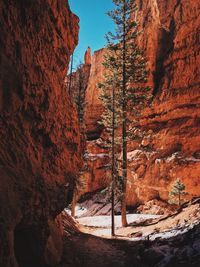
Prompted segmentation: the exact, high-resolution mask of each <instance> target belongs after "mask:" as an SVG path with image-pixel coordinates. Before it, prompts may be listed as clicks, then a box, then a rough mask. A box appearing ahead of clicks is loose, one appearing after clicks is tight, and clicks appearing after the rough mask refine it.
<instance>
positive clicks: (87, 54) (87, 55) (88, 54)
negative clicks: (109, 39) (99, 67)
mask: <svg viewBox="0 0 200 267" xmlns="http://www.w3.org/2000/svg"><path fill="white" fill-rule="evenodd" d="M84 61H85V65H91V49H90V47H89V46H88V48H87V50H86V52H85V56H84Z"/></svg>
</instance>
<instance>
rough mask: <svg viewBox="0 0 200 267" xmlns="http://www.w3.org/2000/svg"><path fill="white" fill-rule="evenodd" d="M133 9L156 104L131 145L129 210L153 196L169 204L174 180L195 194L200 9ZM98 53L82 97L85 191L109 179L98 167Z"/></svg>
mask: <svg viewBox="0 0 200 267" xmlns="http://www.w3.org/2000/svg"><path fill="white" fill-rule="evenodd" d="M137 3H138V7H139V11H138V14H139V15H140V19H139V20H140V27H142V29H143V34H142V35H141V36H140V38H139V40H138V42H139V45H140V46H141V47H142V48H143V49H144V52H145V54H146V57H147V59H148V67H149V70H150V75H149V81H148V83H149V85H150V86H151V88H152V93H153V96H154V99H153V102H152V105H151V107H149V108H146V109H145V110H144V112H143V115H142V118H141V119H140V121H139V123H140V125H141V127H142V128H143V129H144V130H145V131H146V133H147V134H146V136H145V137H144V139H143V140H140V143H135V142H132V143H131V144H129V153H128V161H129V163H128V164H129V167H128V194H127V204H128V205H132V206H133V205H136V204H139V203H143V202H145V201H147V200H150V199H153V198H161V199H163V200H168V192H169V191H170V188H171V185H172V183H173V182H174V181H175V180H176V179H177V178H180V179H181V180H182V181H183V182H184V184H185V185H186V191H187V192H188V193H189V194H188V196H187V198H191V197H192V196H196V195H200V187H199V183H200V127H199V126H200V109H199V106H200V92H199V85H200V67H199V62H200V45H199V44H200V40H199V36H200V35H199V29H200V19H199V14H200V4H199V1H198V0H194V1H189V0H179V1H175V0H169V1H162V0H144V1H139V0H138V1H137ZM103 54H104V50H99V51H97V52H95V54H94V56H93V58H92V66H91V69H92V70H93V72H91V74H90V79H89V84H88V87H87V91H86V99H87V103H86V105H87V106H86V115H85V124H86V131H87V132H88V133H89V135H88V142H87V150H88V151H87V154H86V156H87V160H88V170H87V172H86V174H85V175H86V176H87V177H90V178H88V179H90V180H91V181H92V186H91V187H90V189H89V188H88V189H87V190H88V191H89V190H90V191H93V190H96V189H97V188H102V187H103V186H102V185H104V186H105V181H107V183H108V181H109V179H108V178H107V176H109V173H108V171H105V168H103V165H105V164H106V162H107V161H108V159H106V156H107V154H106V153H107V152H106V151H105V149H104V146H103V143H104V139H105V134H104V132H103V133H102V129H99V126H98V124H97V121H98V120H99V119H100V116H101V113H102V111H103V109H102V104H101V102H100V100H99V98H98V96H99V89H98V86H97V83H98V82H100V81H101V79H102V77H103V71H104V70H103V67H102V65H101V62H102V59H103ZM93 133H94V134H93ZM90 140H91V141H90ZM88 154H89V157H88ZM102 170H104V172H106V173H103V172H102ZM101 181H104V182H102V183H101Z"/></svg>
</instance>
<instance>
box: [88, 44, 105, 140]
mask: <svg viewBox="0 0 200 267" xmlns="http://www.w3.org/2000/svg"><path fill="white" fill-rule="evenodd" d="M104 54H105V49H101V50H98V51H96V52H95V53H94V55H93V56H92V62H91V71H90V77H89V81H88V86H87V89H86V109H85V125H86V135H87V139H88V140H95V139H98V138H99V137H100V135H101V132H102V127H101V126H100V125H99V124H98V121H99V120H100V117H101V114H102V112H103V106H102V102H101V100H100V99H99V95H100V89H99V88H98V83H99V82H101V80H102V77H103V73H104V67H103V65H102V62H103V58H104Z"/></svg>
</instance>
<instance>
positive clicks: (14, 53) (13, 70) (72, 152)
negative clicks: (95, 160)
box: [0, 0, 81, 267]
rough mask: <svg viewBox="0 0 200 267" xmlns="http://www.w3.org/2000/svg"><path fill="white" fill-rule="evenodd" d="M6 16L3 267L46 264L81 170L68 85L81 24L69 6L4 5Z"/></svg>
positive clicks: (0, 6)
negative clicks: (67, 75) (62, 212)
mask: <svg viewBox="0 0 200 267" xmlns="http://www.w3.org/2000/svg"><path fill="white" fill-rule="evenodd" d="M0 17H1V23H0V35H1V46H0V50H1V67H0V68H1V78H0V88H1V89H0V229H1V231H0V247H1V249H0V266H4V267H10V266H12V267H18V266H20V267H25V266H29V267H31V266H34V267H35V266H37V267H39V266H45V254H46V255H48V263H55V262H56V261H58V260H59V258H60V255H61V252H62V251H61V247H62V246H61V245H60V241H59V240H60V237H59V235H60V232H61V231H60V230H59V227H56V229H57V230H55V228H54V227H55V225H54V218H55V217H56V216H57V215H58V214H59V213H60V212H61V211H62V210H63V208H64V207H65V206H66V204H67V203H68V202H69V198H70V195H71V193H70V192H71V191H72V187H73V180H74V177H75V176H76V175H77V173H78V171H79V167H80V164H81V162H80V136H79V127H78V121H77V114H76V112H75V109H74V107H73V105H72V103H71V101H70V98H69V96H68V94H67V93H66V88H65V87H64V77H65V75H66V73H67V66H68V63H69V57H70V54H71V53H72V52H73V50H74V48H75V46H76V44H77V42H78V18H77V17H76V16H75V15H73V14H72V13H71V12H70V9H69V6H68V2H67V1H65V0H59V1H49V0H34V1H33V0H31V1H6V0H2V1H1V3H0ZM56 224H57V226H59V223H58V221H57V223H56ZM53 225H54V226H53ZM53 229H54V230H53ZM50 233H51V236H52V237H50ZM56 233H57V234H56ZM55 236H57V238H56V237H55ZM58 244H59V245H58ZM53 247H54V248H56V250H59V251H55V250H54V251H52V249H51V248H53ZM51 258H52V261H51ZM49 261H50V262H49Z"/></svg>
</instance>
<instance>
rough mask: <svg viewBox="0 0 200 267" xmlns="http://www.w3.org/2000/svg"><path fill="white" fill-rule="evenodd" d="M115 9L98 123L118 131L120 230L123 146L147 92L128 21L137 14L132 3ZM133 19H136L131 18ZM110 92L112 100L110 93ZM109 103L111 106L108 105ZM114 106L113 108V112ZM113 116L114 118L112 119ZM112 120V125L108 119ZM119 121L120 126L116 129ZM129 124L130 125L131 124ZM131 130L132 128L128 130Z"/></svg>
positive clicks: (124, 0) (118, 0)
mask: <svg viewBox="0 0 200 267" xmlns="http://www.w3.org/2000/svg"><path fill="white" fill-rule="evenodd" d="M113 3H114V4H115V9H113V10H112V11H110V12H109V13H108V15H109V16H110V17H111V18H112V19H113V21H114V23H115V25H116V30H115V33H111V32H109V33H108V34H107V43H108V45H107V49H108V52H107V55H106V56H105V60H104V66H105V68H106V75H105V77H104V82H103V83H102V84H103V86H102V84H101V87H102V88H103V94H102V96H101V98H102V100H103V102H104V107H105V112H104V114H103V118H102V122H103V123H104V125H105V127H108V126H109V127H110V128H111V129H112V136H114V137H115V128H117V127H118V128H119V127H120V128H121V136H122V141H121V146H122V149H121V150H122V183H123V186H122V195H121V216H122V226H123V227H125V226H127V219H126V186H127V142H128V141H129V140H130V138H134V132H131V133H130V132H129V128H128V126H129V118H130V116H134V117H135V118H136V117H138V116H139V115H140V112H141V109H142V108H143V106H144V104H145V103H146V102H147V101H148V100H149V96H150V95H149V94H148V93H147V92H148V91H149V88H148V87H147V86H145V85H144V84H145V82H146V80H147V71H146V60H145V59H144V57H143V53H142V51H141V50H140V49H139V47H138V44H137V37H138V34H140V31H139V29H138V23H137V21H136V20H135V21H132V20H131V17H130V16H131V15H132V14H134V13H135V14H136V13H137V6H136V4H135V1H134V0H113ZM135 17H136V16H135ZM111 89H112V92H113V91H114V96H113V93H112V94H111V93H110V92H111ZM113 97H115V99H114V100H113ZM112 103H113V104H112ZM114 104H115V107H117V108H114ZM113 113H115V115H113ZM113 117H114V120H115V123H113V121H112V120H111V118H112V119H113ZM119 121H120V124H121V125H120V126H119ZM132 123H133V122H132ZM132 128H134V127H132ZM115 145H116V142H115V138H113V140H112V151H113V153H115V150H114V149H113V147H115ZM112 159H113V160H114V162H112V171H114V173H112V177H113V179H114V177H115V173H116V170H115V167H114V166H115V156H114V155H112Z"/></svg>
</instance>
